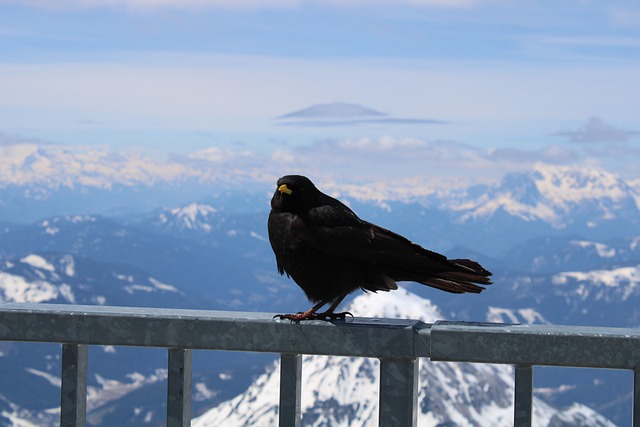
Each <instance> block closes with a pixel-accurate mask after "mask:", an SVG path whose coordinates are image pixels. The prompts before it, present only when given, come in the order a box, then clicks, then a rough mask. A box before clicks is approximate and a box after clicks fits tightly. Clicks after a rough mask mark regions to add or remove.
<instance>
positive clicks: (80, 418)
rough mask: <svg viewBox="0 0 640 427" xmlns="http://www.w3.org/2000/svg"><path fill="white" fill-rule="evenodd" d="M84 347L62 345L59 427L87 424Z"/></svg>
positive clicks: (81, 426)
mask: <svg viewBox="0 0 640 427" xmlns="http://www.w3.org/2000/svg"><path fill="white" fill-rule="evenodd" d="M87 360H88V351H87V346H86V345H76V344H63V345H62V376H61V377H62V384H61V389H60V427H84V426H85V425H86V422H87Z"/></svg>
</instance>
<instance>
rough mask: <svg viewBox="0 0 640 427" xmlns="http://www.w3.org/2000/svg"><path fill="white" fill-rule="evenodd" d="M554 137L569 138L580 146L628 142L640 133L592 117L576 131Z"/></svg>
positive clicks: (564, 131) (566, 131) (565, 132)
mask: <svg viewBox="0 0 640 427" xmlns="http://www.w3.org/2000/svg"><path fill="white" fill-rule="evenodd" d="M554 135H556V136H562V137H565V138H567V139H568V140H569V141H571V142H574V143H579V144H585V143H586V144H593V143H605V142H627V141H629V140H631V139H632V138H634V137H637V136H638V135H640V132H638V131H634V130H628V129H623V128H619V127H616V126H613V125H611V124H609V123H607V122H605V121H604V120H603V119H601V118H600V117H590V118H589V119H588V120H587V122H586V123H585V124H584V125H582V126H581V127H580V128H578V129H575V130H563V131H560V132H556V133H555V134H554Z"/></svg>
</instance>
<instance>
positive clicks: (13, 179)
mask: <svg viewBox="0 0 640 427" xmlns="http://www.w3.org/2000/svg"><path fill="white" fill-rule="evenodd" d="M193 175H194V173H193V172H192V171H190V169H189V168H187V167H186V166H184V165H180V164H177V163H169V162H163V161H158V160H155V159H153V158H150V157H146V156H143V155H141V154H140V153H138V152H129V153H125V154H121V153H116V152H113V151H108V150H104V149H103V150H100V149H93V148H84V149H83V148H77V147H74V148H73V149H70V148H67V147H62V146H57V145H38V144H29V143H25V144H11V145H2V146H0V183H2V186H7V185H8V184H13V185H31V184H38V187H37V188H34V189H33V190H32V191H33V192H32V194H31V196H38V195H43V194H45V193H46V192H47V191H48V190H50V189H55V188H59V187H74V186H87V187H96V188H111V187H113V186H114V185H117V184H123V185H136V184H143V185H150V184H153V183H154V182H157V181H166V180H172V179H178V178H184V177H190V176H193Z"/></svg>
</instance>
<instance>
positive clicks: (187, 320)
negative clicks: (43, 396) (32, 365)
mask: <svg viewBox="0 0 640 427" xmlns="http://www.w3.org/2000/svg"><path fill="white" fill-rule="evenodd" d="M425 328H428V326H427V325H425V324H424V323H422V322H420V321H416V320H399V319H363V318H355V319H353V318H347V319H346V320H345V321H336V322H324V321H306V322H300V323H294V322H291V321H289V320H274V319H273V314H267V313H242V312H227V311H204V310H172V309H155V308H132V307H100V306H81V305H62V304H15V303H11V304H2V305H1V306H0V340H7V341H37V342H55V343H75V344H88V345H92V344H94V345H116V346H117V345H124V346H145V347H166V348H186V349H210V350H214V349H215V350H233V351H258V352H272V353H298V354H325V355H336V356H363V357H416V356H428V347H429V346H428V334H426V335H425V334H422V335H419V334H418V331H420V330H422V329H425ZM425 340H426V341H425ZM417 352H418V354H416V353H417Z"/></svg>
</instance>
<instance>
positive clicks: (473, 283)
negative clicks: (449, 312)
mask: <svg viewBox="0 0 640 427" xmlns="http://www.w3.org/2000/svg"><path fill="white" fill-rule="evenodd" d="M276 185H277V189H276V192H275V194H274V195H273V198H272V199H271V212H270V213H269V221H268V228H269V241H270V242H271V247H272V248H273V252H274V253H275V256H276V262H277V265H278V271H279V272H280V274H285V273H286V274H287V276H289V277H292V278H293V280H294V281H295V282H296V283H297V284H298V286H300V287H301V288H302V290H303V291H304V292H305V294H306V295H307V298H309V300H310V301H311V302H313V303H315V305H314V306H313V307H312V308H311V309H309V310H307V311H305V312H302V313H298V314H281V315H278V316H276V317H279V318H281V319H290V320H295V321H298V320H307V319H323V320H325V319H336V318H344V316H345V314H349V313H334V310H335V309H336V307H338V304H340V302H341V301H342V300H343V299H344V298H345V297H346V296H347V295H349V294H350V293H351V292H353V291H355V290H356V289H358V288H361V289H362V290H364V291H373V292H376V291H389V290H392V289H397V288H398V285H396V282H399V281H414V282H419V283H422V284H424V285H427V286H432V287H434V288H437V289H441V290H443V291H446V292H451V293H456V294H461V293H465V292H472V293H480V292H482V291H483V290H484V288H483V287H481V286H478V285H477V284H481V285H490V284H491V281H490V280H489V276H491V273H490V272H489V271H487V270H485V269H484V268H483V267H482V266H481V265H480V264H478V263H477V262H475V261H471V260H468V259H451V260H450V259H447V258H446V257H445V256H443V255H440V254H438V253H436V252H432V251H429V250H426V249H424V248H422V247H421V246H419V245H417V244H415V243H412V242H410V241H409V240H407V239H406V238H404V237H402V236H400V235H399V234H396V233H394V232H392V231H389V230H387V229H384V228H382V227H379V226H377V225H375V224H372V223H370V222H367V221H364V220H362V219H360V218H358V216H357V215H356V214H355V213H353V211H352V210H351V209H349V208H348V207H347V206H345V205H344V204H343V203H342V202H340V201H338V200H336V199H334V198H333V197H330V196H327V195H326V194H324V193H322V192H321V191H320V190H318V189H317V188H316V186H315V185H313V183H312V182H311V181H310V180H309V179H308V178H307V177H304V176H300V175H287V176H283V177H282V178H280V179H279V180H278V183H277V184H276ZM326 304H331V305H330V307H329V309H328V310H327V311H325V312H323V313H318V310H319V309H320V308H321V307H322V306H324V305H326Z"/></svg>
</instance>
